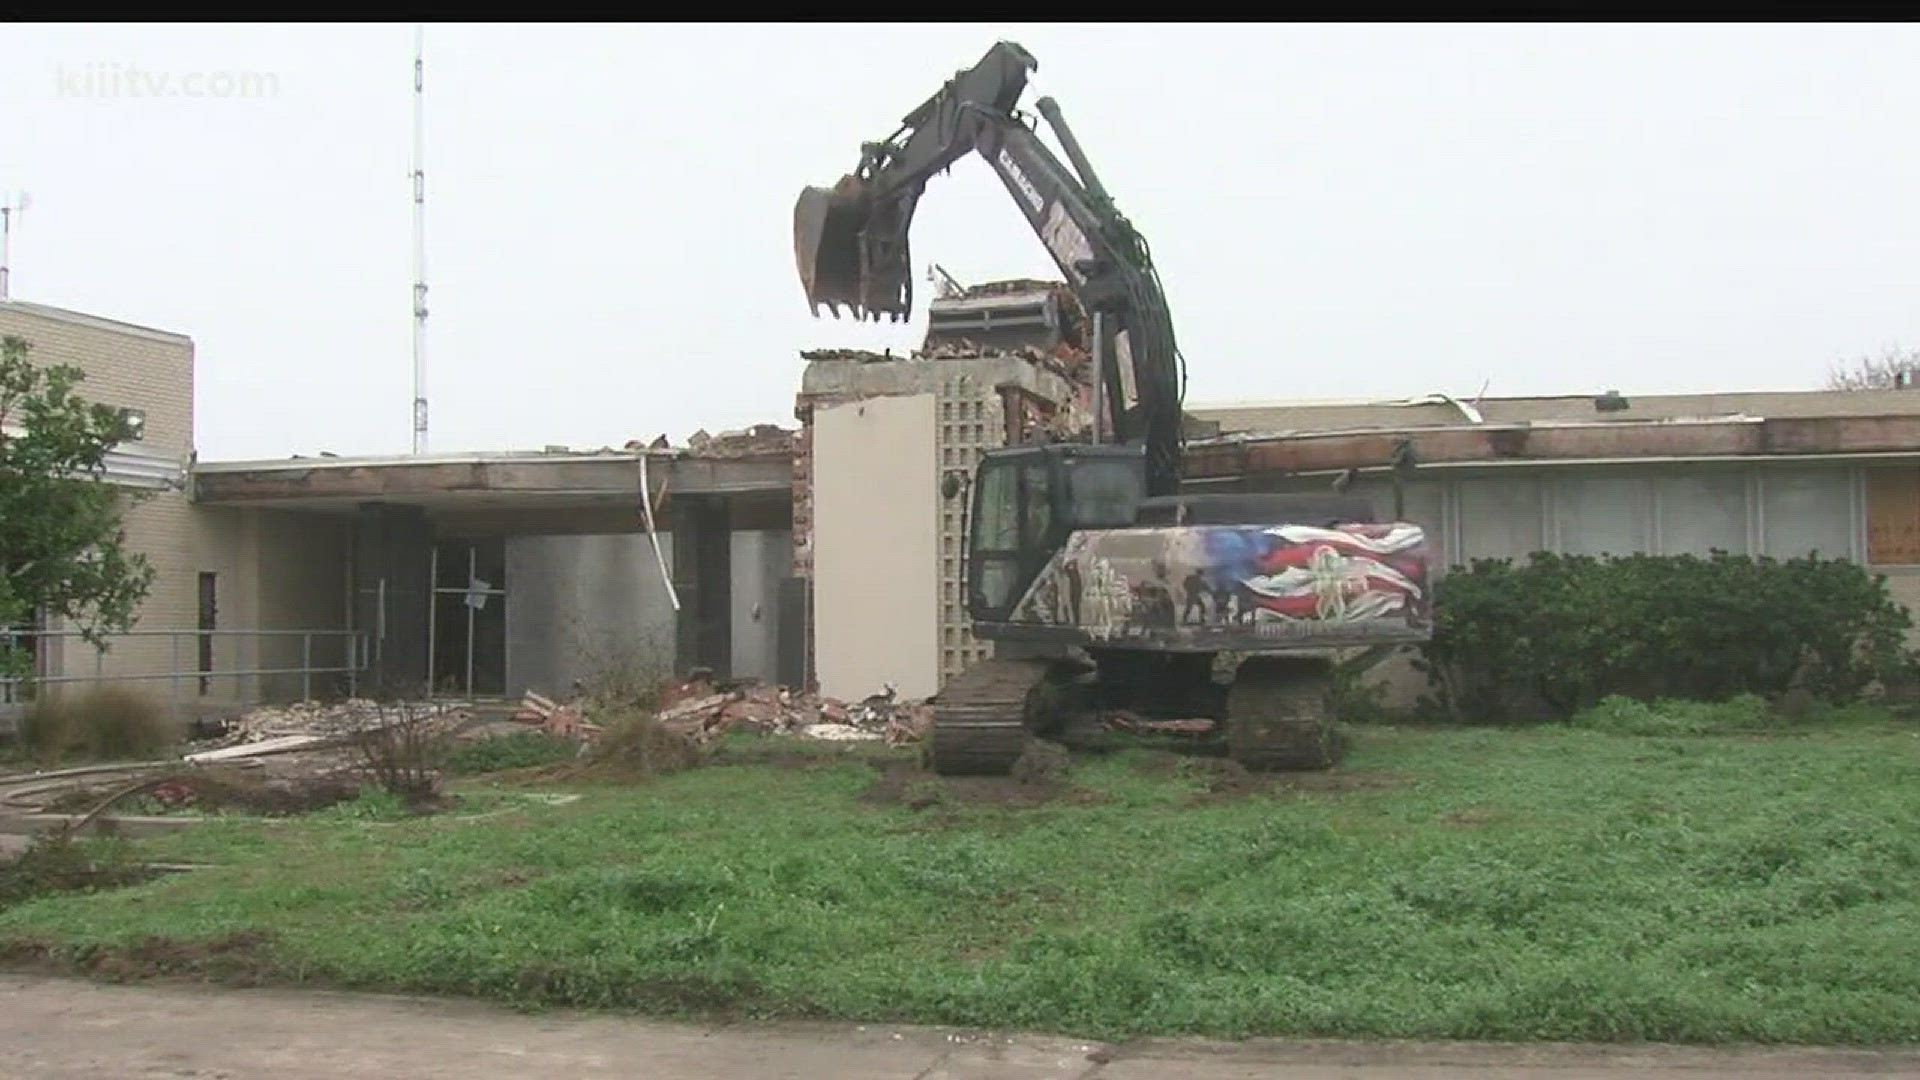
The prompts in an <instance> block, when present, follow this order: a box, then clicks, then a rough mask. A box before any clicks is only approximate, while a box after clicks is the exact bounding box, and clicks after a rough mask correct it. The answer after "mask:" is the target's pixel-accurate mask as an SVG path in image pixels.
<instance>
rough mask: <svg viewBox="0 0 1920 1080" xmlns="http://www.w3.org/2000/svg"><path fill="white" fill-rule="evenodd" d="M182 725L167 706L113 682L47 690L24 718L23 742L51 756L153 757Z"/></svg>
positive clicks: (173, 739) (172, 740)
mask: <svg viewBox="0 0 1920 1080" xmlns="http://www.w3.org/2000/svg"><path fill="white" fill-rule="evenodd" d="M183 732H184V729H183V728H182V726H181V725H180V724H178V723H176V722H174V720H173V718H172V717H171V716H170V715H168V712H167V709H166V707H165V706H164V705H161V704H159V703H158V702H156V701H154V700H153V699H151V698H149V697H147V696H145V695H143V694H141V693H139V692H137V691H135V690H131V689H128V688H126V687H122V686H114V685H111V684H108V685H105V686H98V687H93V688H90V689H88V690H84V691H80V692H77V693H76V692H54V693H48V694H47V696H46V697H44V698H43V699H41V700H39V701H36V702H34V703H33V705H32V706H31V707H29V708H28V709H27V710H26V713H25V715H23V716H22V717H21V718H20V735H19V737H20V742H21V745H23V746H25V747H27V748H28V749H29V750H32V751H33V752H35V753H37V754H40V755H42V756H45V757H49V758H57V757H60V756H62V755H65V754H81V755H84V756H86V757H90V758H138V757H150V756H152V755H154V754H156V753H158V752H159V751H161V750H164V749H166V748H167V747H168V746H171V745H172V744H174V743H175V742H178V741H179V740H180V738H181V735H182V734H183Z"/></svg>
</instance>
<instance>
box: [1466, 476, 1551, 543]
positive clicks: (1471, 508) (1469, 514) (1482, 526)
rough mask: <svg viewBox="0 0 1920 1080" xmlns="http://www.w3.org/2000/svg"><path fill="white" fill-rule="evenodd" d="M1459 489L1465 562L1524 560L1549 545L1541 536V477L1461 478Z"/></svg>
mask: <svg viewBox="0 0 1920 1080" xmlns="http://www.w3.org/2000/svg"><path fill="white" fill-rule="evenodd" d="M1458 490H1459V496H1458V497H1459V500H1460V501H1459V505H1460V548H1461V550H1460V555H1459V559H1460V561H1461V562H1462V563H1466V562H1471V561H1472V560H1474V559H1513V560H1516V561H1524V560H1525V559H1526V557H1527V556H1529V555H1532V554H1533V553H1534V552H1536V551H1539V550H1541V549H1542V548H1543V547H1545V546H1546V545H1545V544H1544V543H1543V542H1542V540H1541V536H1540V522H1541V512H1540V482H1539V481H1538V480H1532V479H1521V478H1517V477H1516V478H1513V479H1507V478H1504V477H1500V478H1491V477H1490V478H1488V479H1485V480H1462V481H1461V482H1460V486H1459V489H1458Z"/></svg>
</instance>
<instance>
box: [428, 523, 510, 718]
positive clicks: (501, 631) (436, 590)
mask: <svg viewBox="0 0 1920 1080" xmlns="http://www.w3.org/2000/svg"><path fill="white" fill-rule="evenodd" d="M506 563H507V559H506V542H505V541H504V540H502V539H500V538H493V539H482V540H472V541H453V542H447V543H440V544H435V545H434V548H433V568H432V580H433V590H432V602H431V604H430V605H429V607H428V609H427V686H428V687H429V692H430V693H433V694H459V695H463V696H465V697H469V698H471V697H498V696H500V695H502V694H505V693H506V690H507V619H506V608H507V590H506Z"/></svg>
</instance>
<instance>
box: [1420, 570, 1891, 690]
mask: <svg viewBox="0 0 1920 1080" xmlns="http://www.w3.org/2000/svg"><path fill="white" fill-rule="evenodd" d="M1434 619H1435V625H1434V636H1433V639H1432V640H1431V641H1430V642H1428V643H1426V644H1425V645H1424V646H1422V647H1421V650H1420V651H1421V660H1420V662H1419V663H1420V666H1421V668H1422V670H1424V671H1425V672H1426V675H1427V678H1428V681H1429V683H1430V684H1431V685H1432V687H1433V689H1434V691H1435V697H1434V703H1435V704H1436V705H1438V706H1439V707H1440V708H1442V709H1444V710H1445V711H1446V712H1448V713H1450V714H1453V715H1455V716H1472V717H1480V718H1485V719H1491V720H1507V721H1511V720H1524V719H1540V718H1543V717H1545V716H1559V717H1566V716H1571V715H1573V714H1574V713H1577V712H1579V711H1581V710H1583V709H1586V708H1589V707H1592V706H1594V705H1596V704H1598V703H1599V702H1600V701H1601V700H1602V699H1603V698H1606V697H1608V696H1610V695H1623V696H1626V697H1632V698H1638V699H1643V700H1650V699H1655V698H1662V697H1672V698H1691V699H1698V700H1708V701H1719V700H1724V699H1726V698H1729V697H1732V696H1734V695H1737V694H1744V693H1759V694H1776V693H1780V692H1784V691H1786V690H1789V689H1791V688H1795V687H1799V688H1804V689H1807V690H1809V691H1813V692H1815V693H1818V694H1821V695H1823V696H1827V697H1831V698H1845V697H1847V696H1850V695H1852V694H1855V693H1857V692H1859V691H1860V690H1861V689H1862V688H1863V687H1865V686H1866V685H1867V684H1869V683H1870V682H1872V681H1873V680H1875V679H1886V678H1892V677H1894V676H1896V675H1899V674H1901V673H1903V672H1904V671H1905V670H1906V669H1908V668H1910V667H1911V664H1912V658H1911V656H1910V654H1909V653H1908V652H1907V650H1906V648H1905V646H1904V639H1905V631H1906V629H1907V628H1908V627H1909V626H1910V625H1911V622H1912V620H1911V618H1910V616H1909V615H1908V614H1907V611H1906V609H1905V608H1903V607H1901V606H1900V605H1899V604H1898V603H1897V602H1895V601H1894V600H1893V598H1892V596H1891V595H1890V594H1889V593H1888V591H1887V588H1886V581H1885V579H1884V578H1883V577H1879V576H1876V575H1874V574H1871V573H1870V572H1868V571H1867V570H1866V569H1865V568H1864V567H1862V566H1860V565H1859V564H1857V563H1854V562H1851V561H1849V560H1844V559H1822V558H1819V557H1817V556H1806V557H1803V558H1797V559H1787V560H1776V559H1772V558H1768V557H1764V556H1762V557H1757V558H1756V557H1750V556H1736V555H1728V554H1725V553H1723V552H1715V553H1714V554H1713V555H1711V556H1709V557H1707V558H1700V557H1698V556H1693V555H1669V556H1654V555H1629V556H1622V557H1608V558H1593V557H1590V556H1582V555H1552V554H1547V553H1539V554H1536V555H1534V556H1533V558H1532V560H1531V561H1530V562H1529V563H1528V564H1526V565H1522V566H1515V565H1513V564H1511V563H1509V562H1507V561H1505V560H1480V561H1476V562H1474V563H1473V564H1472V565H1471V566H1469V567H1466V568H1456V569H1455V570H1454V571H1453V572H1452V573H1451V574H1448V575H1447V576H1446V577H1444V578H1442V579H1440V581H1439V582H1438V583H1437V584H1436V588H1435V596H1434Z"/></svg>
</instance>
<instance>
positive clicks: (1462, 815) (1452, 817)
mask: <svg viewBox="0 0 1920 1080" xmlns="http://www.w3.org/2000/svg"><path fill="white" fill-rule="evenodd" d="M1506 819H1507V815H1506V814H1505V813H1503V812H1501V811H1499V810H1491V809H1488V808H1486V807H1469V808H1467V809H1465V810H1455V811H1454V812H1453V813H1451V814H1442V815H1440V824H1442V825H1446V826H1448V827H1450V828H1455V829H1484V828H1486V827H1487V826H1488V825H1494V824H1498V823H1499V822H1502V821H1505V820H1506Z"/></svg>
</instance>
